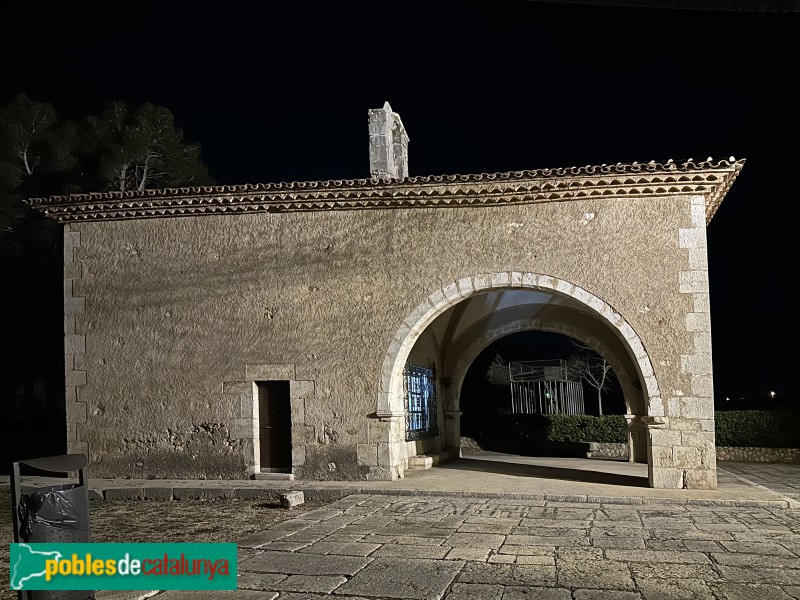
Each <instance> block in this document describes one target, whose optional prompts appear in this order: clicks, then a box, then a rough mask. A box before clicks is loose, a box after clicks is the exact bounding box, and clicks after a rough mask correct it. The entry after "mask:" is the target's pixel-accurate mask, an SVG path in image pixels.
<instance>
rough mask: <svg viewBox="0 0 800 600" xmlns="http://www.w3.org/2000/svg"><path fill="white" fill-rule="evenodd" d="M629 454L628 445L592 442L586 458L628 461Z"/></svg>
mask: <svg viewBox="0 0 800 600" xmlns="http://www.w3.org/2000/svg"><path fill="white" fill-rule="evenodd" d="M628 454H629V451H628V444H624V443H623V444H614V443H610V442H591V443H590V445H589V452H588V453H587V455H586V458H624V459H625V460H627V459H628Z"/></svg>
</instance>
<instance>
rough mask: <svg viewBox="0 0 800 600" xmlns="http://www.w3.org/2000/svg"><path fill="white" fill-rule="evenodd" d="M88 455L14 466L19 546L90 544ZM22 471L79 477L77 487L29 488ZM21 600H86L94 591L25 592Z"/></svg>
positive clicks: (14, 509)
mask: <svg viewBox="0 0 800 600" xmlns="http://www.w3.org/2000/svg"><path fill="white" fill-rule="evenodd" d="M87 462H88V461H87V459H86V455H85V454H63V455H60V456H48V457H45V458H34V459H29V460H21V461H17V462H14V463H12V469H11V512H12V521H13V524H14V542H15V543H28V542H30V543H42V542H44V543H59V544H63V543H68V542H73V543H80V542H89V541H91V539H90V531H89V488H88V486H87V484H86V474H85V469H86V464H87ZM21 467H30V468H33V469H36V470H37V471H43V472H46V473H53V474H61V475H63V474H69V473H74V472H77V473H78V482H77V483H65V484H60V485H51V486H41V487H26V488H25V489H24V490H23V489H22V486H21V482H20V470H21ZM18 594H19V599H20V600H86V599H87V598H94V592H93V591H79V590H65V591H55V590H53V591H50V590H25V591H20V592H18Z"/></svg>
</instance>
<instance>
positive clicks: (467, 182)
mask: <svg viewBox="0 0 800 600" xmlns="http://www.w3.org/2000/svg"><path fill="white" fill-rule="evenodd" d="M743 164H744V161H743V160H740V161H734V160H730V161H725V160H723V161H718V162H717V163H711V162H708V161H706V162H704V163H698V164H695V163H692V162H690V161H686V162H684V163H674V162H668V163H663V164H662V163H647V164H644V165H643V164H639V163H633V164H631V165H612V166H610V167H607V166H606V165H601V166H599V167H578V168H572V169H540V170H538V171H518V172H513V173H495V174H481V175H445V176H430V177H413V178H407V179H402V180H390V181H377V180H374V181H373V180H350V181H336V180H334V181H324V182H293V183H279V184H258V185H241V186H216V187H203V188H171V189H160V190H145V191H144V192H142V193H133V192H124V193H120V192H102V193H92V194H81V195H73V196H51V197H49V198H37V199H31V200H29V201H28V203H29V204H30V205H31V206H32V207H33V208H35V209H37V210H39V211H41V212H43V213H44V214H46V215H47V216H49V217H51V218H53V219H56V220H58V221H61V222H75V221H90V220H91V221H95V220H125V219H143V218H167V217H179V216H190V215H209V214H237V213H238V214H241V213H248V212H297V211H327V210H366V209H388V208H421V207H428V208H430V207H453V206H492V205H502V204H533V203H539V202H562V201H568V200H580V199H586V198H600V197H631V196H672V195H686V194H689V195H697V194H702V195H704V196H705V197H706V212H707V220H709V221H710V218H711V216H713V214H714V212H716V210H717V208H718V207H719V203H720V202H721V201H722V198H723V197H724V195H725V193H726V192H727V190H728V189H729V188H730V185H731V184H732V183H733V179H735V177H736V174H738V171H739V170H740V169H741V167H742V165H743Z"/></svg>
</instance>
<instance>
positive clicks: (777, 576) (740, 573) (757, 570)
mask: <svg viewBox="0 0 800 600" xmlns="http://www.w3.org/2000/svg"><path fill="white" fill-rule="evenodd" d="M719 572H720V573H721V574H722V577H723V578H724V579H725V581H729V582H732V583H768V584H777V585H795V586H797V585H800V570H798V569H765V568H763V567H752V568H751V567H728V566H725V565H720V566H719Z"/></svg>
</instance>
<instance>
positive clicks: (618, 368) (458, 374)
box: [447, 318, 644, 414]
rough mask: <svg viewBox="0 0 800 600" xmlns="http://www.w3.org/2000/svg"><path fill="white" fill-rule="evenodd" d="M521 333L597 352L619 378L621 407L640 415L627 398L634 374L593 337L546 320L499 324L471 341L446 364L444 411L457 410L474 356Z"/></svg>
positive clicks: (576, 328) (637, 408)
mask: <svg viewBox="0 0 800 600" xmlns="http://www.w3.org/2000/svg"><path fill="white" fill-rule="evenodd" d="M523 331H545V332H549V333H560V334H562V335H566V336H568V337H571V338H574V339H576V340H578V341H579V342H582V343H583V344H585V345H586V346H588V347H590V348H592V350H594V351H595V352H597V353H598V354H599V355H600V356H602V357H603V358H605V359H606V360H607V361H608V363H609V364H610V365H611V368H612V369H613V370H614V374H615V375H616V376H617V379H619V382H620V386H621V387H622V389H623V393H624V395H625V406H626V408H627V412H628V413H631V414H637V413H641V412H643V410H644V407H643V406H636V405H634V402H635V401H636V400H640V399H638V398H637V399H635V398H633V397H632V395H631V391H632V388H633V386H634V384H635V380H633V379H632V377H631V375H633V377H635V374H631V373H629V370H628V369H627V368H626V367H625V366H624V365H623V364H622V361H621V360H619V359H618V358H617V355H616V354H615V353H614V352H612V351H611V350H610V349H609V348H608V347H607V346H606V345H605V344H604V343H603V342H601V341H600V340H598V339H597V338H596V337H595V336H593V335H591V334H590V333H587V332H585V331H584V330H582V329H580V328H578V327H572V326H570V325H565V324H564V323H561V322H558V321H550V320H544V319H540V318H533V319H517V320H514V321H511V322H508V323H504V324H503V325H501V326H499V327H496V328H494V329H492V330H490V331H489V332H487V333H486V335H484V336H482V337H481V338H478V339H476V340H474V341H473V342H472V343H471V344H470V345H469V346H468V347H467V348H466V350H465V351H464V352H462V353H460V357H459V358H458V359H457V360H455V361H454V364H451V365H448V368H447V372H448V375H449V376H450V378H451V381H452V383H451V387H452V393H451V394H448V398H447V400H448V401H451V400H452V401H453V402H452V403H450V406H449V407H448V408H450V409H451V410H459V409H460V405H459V402H460V397H461V389H462V386H463V383H464V378H465V377H466V375H467V372H468V371H469V368H470V366H471V365H472V363H473V362H474V361H475V359H476V358H477V357H478V355H479V354H480V353H481V352H483V350H484V349H485V348H487V347H488V346H489V345H491V344H492V343H493V342H495V341H497V340H499V339H501V338H504V337H506V336H507V335H512V334H514V333H520V332H523ZM637 404H641V402H637Z"/></svg>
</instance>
